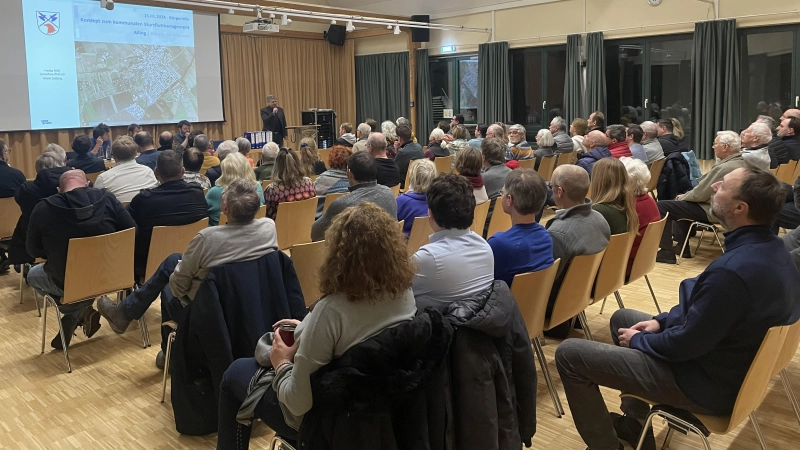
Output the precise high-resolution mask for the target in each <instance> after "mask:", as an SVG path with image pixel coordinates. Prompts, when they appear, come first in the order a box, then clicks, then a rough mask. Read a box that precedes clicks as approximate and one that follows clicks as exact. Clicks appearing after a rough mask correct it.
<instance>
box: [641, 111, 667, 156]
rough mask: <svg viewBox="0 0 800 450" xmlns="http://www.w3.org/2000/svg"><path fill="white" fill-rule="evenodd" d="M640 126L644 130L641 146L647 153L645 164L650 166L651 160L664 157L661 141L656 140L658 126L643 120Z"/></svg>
mask: <svg viewBox="0 0 800 450" xmlns="http://www.w3.org/2000/svg"><path fill="white" fill-rule="evenodd" d="M640 126H641V127H642V131H644V136H643V137H642V147H644V152H645V153H646V154H647V165H648V166H650V165H651V164H653V162H655V161H658V160H659V159H664V149H662V148H661V143H660V142H658V127H657V126H656V124H655V123H653V122H651V121H649V120H645V121H644V122H642V124H641V125H640Z"/></svg>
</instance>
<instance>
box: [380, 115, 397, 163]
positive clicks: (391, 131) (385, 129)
mask: <svg viewBox="0 0 800 450" xmlns="http://www.w3.org/2000/svg"><path fill="white" fill-rule="evenodd" d="M396 130H397V125H395V123H394V122H392V121H391V120H384V121H383V122H382V123H381V133H383V137H384V138H386V156H388V157H389V158H391V159H394V157H395V156H396V155H397V152H396V151H395V150H394V141H396V140H397V132H396Z"/></svg>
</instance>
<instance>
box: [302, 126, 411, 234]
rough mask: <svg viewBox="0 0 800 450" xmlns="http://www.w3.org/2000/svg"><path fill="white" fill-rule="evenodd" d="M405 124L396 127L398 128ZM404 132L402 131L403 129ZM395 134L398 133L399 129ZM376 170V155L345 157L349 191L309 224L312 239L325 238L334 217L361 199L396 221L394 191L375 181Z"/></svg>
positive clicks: (360, 154) (358, 202)
mask: <svg viewBox="0 0 800 450" xmlns="http://www.w3.org/2000/svg"><path fill="white" fill-rule="evenodd" d="M402 128H406V129H408V127H406V126H404V125H401V126H398V127H397V129H398V131H399V130H400V129H402ZM403 133H404V132H403ZM398 134H400V133H399V132H398ZM377 176H378V169H377V167H376V163H375V158H373V157H372V155H370V154H369V153H367V152H358V153H353V155H352V156H351V157H350V158H349V159H348V160H347V179H348V181H349V183H350V187H349V188H348V189H349V190H350V193H349V194H347V195H343V196H342V197H339V198H337V199H336V200H334V201H333V202H332V203H331V204H330V205H329V206H328V209H327V210H326V211H325V212H324V213H323V214H322V216H321V217H320V218H319V219H318V220H317V221H316V222H314V225H312V226H311V239H312V240H313V241H321V240H323V239H325V232H326V231H327V230H328V228H329V227H330V226H331V223H333V220H334V219H335V218H336V216H338V215H339V214H340V213H341V212H342V211H344V210H345V209H346V208H347V207H349V206H355V205H358V204H361V203H364V202H372V203H375V204H376V205H378V206H380V207H381V208H383V209H384V210H385V211H386V212H387V213H389V215H390V216H391V217H393V218H394V219H395V221H396V220H397V200H396V199H395V196H394V192H392V190H391V189H389V188H388V187H386V186H383V185H381V184H378V182H377V181H376V178H377ZM395 227H396V224H395Z"/></svg>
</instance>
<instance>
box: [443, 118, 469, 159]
mask: <svg viewBox="0 0 800 450" xmlns="http://www.w3.org/2000/svg"><path fill="white" fill-rule="evenodd" d="M449 136H450V137H451V138H452V140H451V141H450V142H448V143H447V145H446V146H445V147H446V148H447V151H448V152H449V153H450V154H451V155H453V156H456V155H458V152H460V151H461V150H463V149H464V148H466V147H469V140H468V139H469V131H467V129H466V127H464V125H459V124H456V125H453V126H451V127H450V135H449Z"/></svg>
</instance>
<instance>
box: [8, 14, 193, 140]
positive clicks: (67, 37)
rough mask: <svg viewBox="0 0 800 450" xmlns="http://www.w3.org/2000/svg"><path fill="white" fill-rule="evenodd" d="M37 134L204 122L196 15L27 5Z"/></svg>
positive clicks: (27, 46) (30, 83) (30, 81)
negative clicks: (45, 130)
mask: <svg viewBox="0 0 800 450" xmlns="http://www.w3.org/2000/svg"><path fill="white" fill-rule="evenodd" d="M23 15H24V16H25V20H24V23H25V49H26V59H27V65H28V97H29V101H30V115H31V127H32V128H34V129H38V128H68V127H76V126H81V127H87V126H93V125H95V124H97V123H100V122H104V123H106V124H109V125H127V124H129V123H132V122H137V123H162V122H171V121H174V120H176V119H188V120H190V121H196V120H198V116H199V114H198V100H197V97H198V95H197V73H196V63H195V47H194V31H195V30H194V22H193V17H192V12H191V11H184V10H177V9H167V8H153V7H146V6H138V5H125V4H120V3H117V4H116V8H115V9H114V10H113V11H107V10H105V9H102V8H100V7H99V6H98V3H97V2H96V1H91V0H25V1H24V2H23Z"/></svg>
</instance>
